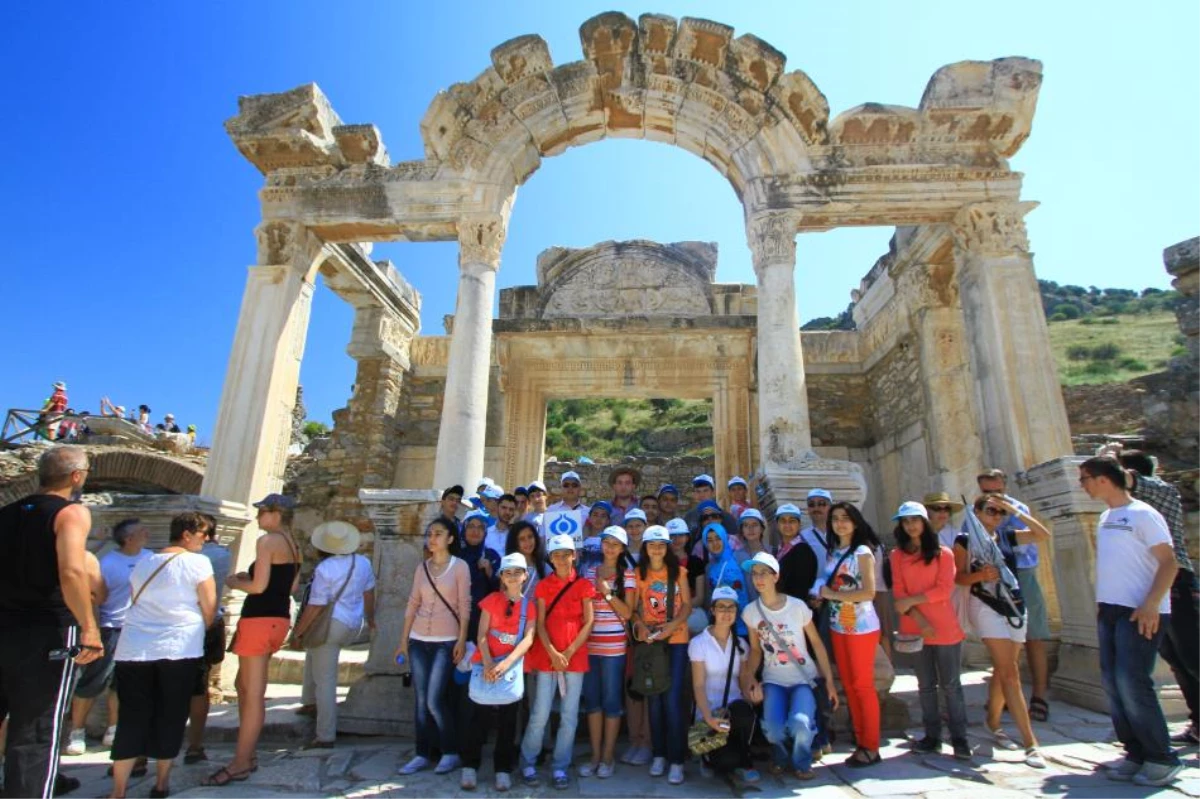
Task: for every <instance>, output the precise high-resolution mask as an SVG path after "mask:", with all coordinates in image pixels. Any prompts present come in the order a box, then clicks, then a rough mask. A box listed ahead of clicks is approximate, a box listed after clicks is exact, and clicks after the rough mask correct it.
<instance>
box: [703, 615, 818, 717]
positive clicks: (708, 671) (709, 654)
mask: <svg viewBox="0 0 1200 799" xmlns="http://www.w3.org/2000/svg"><path fill="white" fill-rule="evenodd" d="M735 638H737V636H735V635H733V634H732V633H730V635H729V640H727V641H726V642H725V648H724V649H722V648H721V644H720V643H718V641H717V639H716V638H713V636H712V633H711V632H709V630H708V628H707V627H706V628H705V629H704V632H702V633H700V634H699V635H697V636H696V637H695V638H693V639H692V640H691V641H689V642H688V660H690V661H691V662H693V663H703V664H704V695H705V696H706V697H707V698H708V709H709V710H713V711H716V710H720V709H721V708H723V707H726V706H727V705H728V702H727V703H725V704H722V703H721V699H722V698H723V697H724V695H725V675H726V673H728V671H729V647H731V646H733V642H734V639H735ZM738 640H739V641H740V642H741V647H742V649H741V651H740V652H735V653H734V655H733V676H732V677H731V678H730V680H729V702H733V701H735V700H737V699H741V698H742V689H741V688H740V687H739V686H738V672H740V671H741V668H742V660H743V653H748V652H749V650H748V649H747V648H746V642H745V640H743V639H740V638H739V639H738ZM793 668H794V667H793ZM697 718H699V716H697Z"/></svg>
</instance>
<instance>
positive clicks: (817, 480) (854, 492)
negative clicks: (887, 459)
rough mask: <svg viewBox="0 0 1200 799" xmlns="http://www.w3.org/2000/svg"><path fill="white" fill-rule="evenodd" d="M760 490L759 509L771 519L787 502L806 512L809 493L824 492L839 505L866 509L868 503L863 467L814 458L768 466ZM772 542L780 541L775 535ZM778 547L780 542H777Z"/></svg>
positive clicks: (769, 464) (846, 462) (765, 468)
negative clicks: (821, 490) (821, 489)
mask: <svg viewBox="0 0 1200 799" xmlns="http://www.w3.org/2000/svg"><path fill="white" fill-rule="evenodd" d="M762 476H763V480H762V481H761V482H760V483H759V488H758V507H759V509H760V510H761V511H762V512H763V514H764V515H766V517H767V518H768V519H770V518H773V516H774V514H775V508H776V507H778V506H779V505H782V504H784V503H785V502H790V503H792V504H794V505H798V506H799V507H800V508H801V509H803V508H804V503H805V499H806V498H807V497H808V492H809V491H811V490H812V489H814V488H824V489H826V490H827V491H829V492H830V493H832V494H833V496H834V498H835V499H837V500H838V501H839V502H840V501H843V500H845V501H846V502H852V503H854V505H855V506H856V507H859V508H861V507H863V506H864V504H865V503H866V501H867V477H866V474H865V473H864V472H863V469H862V467H861V466H859V465H858V464H857V463H852V462H850V461H839V460H830V459H825V458H818V457H816V456H815V455H813V456H812V457H810V458H807V459H803V460H799V461H797V462H796V463H792V464H774V463H769V462H768V463H767V464H766V465H765V466H764V467H763V473H762ZM771 529H772V530H774V525H771ZM772 538H773V539H774V538H777V536H776V535H775V533H774V532H772ZM774 543H776V544H778V543H779V542H778V541H774Z"/></svg>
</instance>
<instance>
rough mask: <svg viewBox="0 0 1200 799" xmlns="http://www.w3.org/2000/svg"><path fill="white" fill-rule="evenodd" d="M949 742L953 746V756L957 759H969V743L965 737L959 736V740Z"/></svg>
mask: <svg viewBox="0 0 1200 799" xmlns="http://www.w3.org/2000/svg"><path fill="white" fill-rule="evenodd" d="M950 743H951V744H952V745H953V746H954V757H955V758H957V759H958V760H970V759H971V744H970V743H968V742H967V739H966V738H960V739H959V740H957V741H951V742H950Z"/></svg>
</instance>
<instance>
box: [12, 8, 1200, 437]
mask: <svg viewBox="0 0 1200 799" xmlns="http://www.w3.org/2000/svg"><path fill="white" fill-rule="evenodd" d="M64 8H65V7H63V6H59V5H57V4H33V3H28V4H13V5H10V6H8V7H6V9H5V28H6V30H7V31H8V36H7V37H6V39H7V43H6V46H5V48H3V50H0V67H2V68H3V74H5V75H6V76H8V77H9V80H8V81H7V87H6V88H7V91H6V95H7V100H8V103H7V106H8V109H9V110H8V115H9V122H8V123H7V124H6V125H5V126H4V128H3V132H2V133H0V143H2V144H3V145H4V151H5V152H7V153H8V157H9V160H8V162H7V164H6V168H5V169H4V170H3V171H0V189H2V194H0V196H2V197H3V198H4V200H3V203H4V209H3V219H4V220H5V223H6V227H7V236H6V247H5V253H4V255H3V258H2V260H0V265H2V266H0V269H3V278H4V283H3V285H4V286H5V297H6V300H7V301H6V302H5V312H4V314H2V315H0V336H2V340H3V341H4V342H5V346H4V348H3V350H2V354H0V375H3V378H2V379H0V404H2V405H3V407H5V408H9V407H31V406H36V405H37V404H39V403H40V402H41V401H42V399H43V398H44V397H45V396H46V395H47V392H48V389H49V386H50V383H51V382H53V381H54V380H59V379H61V380H66V381H67V382H68V385H69V388H70V395H71V401H72V404H73V405H74V406H75V407H76V408H80V409H89V410H92V411H93V412H95V411H98V409H99V398H100V396H102V395H105V394H107V395H110V396H111V397H112V398H113V400H114V401H116V402H119V403H122V404H125V405H136V404H138V403H141V402H145V403H147V404H149V405H150V406H151V407H152V408H153V409H154V415H155V417H156V418H157V417H159V416H161V414H162V413H164V412H166V411H168V410H170V411H173V412H174V413H175V414H176V416H177V417H178V418H179V420H180V422H182V423H185V424H186V423H195V424H197V425H198V426H199V427H200V431H201V433H200V435H201V439H202V440H208V438H209V437H210V436H211V427H212V424H213V422H214V420H215V418H216V411H217V405H218V402H219V398H220V391H221V384H222V381H223V380H224V375H225V368H226V360H227V357H228V351H229V346H230V342H231V341H232V339H233V333H234V325H235V323H236V319H237V312H238V307H239V305H240V303H241V295H242V289H243V285H244V280H245V270H246V267H247V266H248V265H249V264H251V263H252V262H253V259H254V238H253V235H252V231H253V229H254V226H255V225H256V224H257V222H258V219H259V214H258V204H257V198H256V192H257V190H258V188H259V187H260V186H261V183H262V178H261V176H260V175H259V174H258V173H257V172H256V171H255V170H254V168H253V167H252V166H250V164H248V163H247V162H245V161H244V160H243V159H242V158H241V157H240V156H239V155H238V153H237V152H236V150H235V149H234V147H233V145H232V144H231V143H230V141H229V139H228V138H227V137H226V135H225V133H224V130H223V127H222V122H223V121H224V120H225V119H226V118H228V117H230V116H232V115H233V114H234V113H236V110H237V96H238V95H239V94H257V93H262V92H274V91H282V90H285V89H289V88H292V87H294V86H297V85H299V84H302V83H306V82H309V81H315V82H317V83H318V84H320V86H321V87H322V89H323V90H324V91H325V93H326V94H327V95H328V96H329V98H330V99H331V101H332V102H333V104H334V107H335V108H336V109H337V111H338V113H339V115H340V116H341V117H342V119H343V120H345V121H346V122H348V123H356V122H374V123H375V124H376V125H378V126H379V127H380V129H381V130H382V132H383V135H384V139H385V142H386V143H387V146H388V149H389V151H390V152H391V155H392V159H393V161H399V160H407V159H412V158H417V157H420V155H421V153H422V146H421V141H420V136H419V133H418V128H417V126H418V123H419V121H420V119H421V117H422V115H423V114H424V112H425V109H426V108H427V106H428V104H429V102H430V100H431V99H432V98H433V96H434V94H435V93H436V92H437V91H438V90H439V89H442V88H445V87H447V86H449V85H450V84H452V83H455V82H459V81H466V80H470V79H472V78H473V77H475V76H476V75H477V74H478V73H479V72H480V71H482V70H483V69H484V68H485V67H487V66H488V65H489V63H490V61H489V58H488V54H489V51H490V50H491V48H492V47H494V46H495V45H497V44H499V43H500V42H503V41H505V40H507V39H509V38H512V37H513V36H518V35H521V34H525V33H538V34H541V35H542V36H543V37H544V38H545V39H546V40H547V42H548V43H549V45H550V50H551V53H552V55H553V56H554V59H555V62H556V63H560V64H561V63H566V62H569V61H574V60H577V59H579V58H580V57H581V51H580V46H579V38H578V28H579V25H580V23H582V22H583V21H584V20H585V19H587V18H589V17H591V16H592V15H594V14H596V13H599V12H601V11H606V10H610V9H614V8H615V9H617V10H621V11H624V12H625V13H628V14H629V15H631V16H633V17H636V16H637V15H638V14H640V13H642V12H645V11H654V12H660V13H667V14H671V15H673V16H676V17H681V16H699V17H707V18H710V19H714V20H717V21H719V22H723V23H726V24H729V25H732V26H733V27H734V28H735V29H736V34H735V35H738V34H741V33H746V32H749V33H754V34H755V35H757V36H759V37H761V38H763V39H765V40H766V41H768V42H770V43H771V44H773V45H774V46H775V47H776V48H777V49H779V50H780V51H782V52H783V53H785V54H786V55H787V56H788V59H789V60H788V66H789V67H790V68H800V69H803V70H804V71H805V72H807V73H808V75H809V76H810V77H811V78H812V79H813V81H814V82H815V83H816V84H817V86H818V87H819V88H820V89H821V90H822V91H823V92H824V93H825V96H826V97H827V98H828V100H829V105H830V109H831V116H835V115H836V114H838V113H839V112H841V111H843V110H845V109H847V108H849V107H851V106H854V105H857V104H859V103H862V102H867V101H875V102H882V103H893V104H900V105H909V106H915V105H916V104H917V103H918V101H919V100H920V97H921V93H922V91H923V90H924V88H925V84H926V82H927V81H928V79H929V77H930V76H931V75H932V74H933V72H934V71H935V70H936V69H937V68H938V67H940V66H942V65H943V64H947V63H950V62H954V61H959V60H965V59H980V60H987V59H992V58H997V57H1001V56H1006V55H1023V56H1028V57H1032V58H1037V59H1040V60H1041V61H1042V62H1043V63H1044V65H1045V66H1044V70H1045V82H1044V84H1043V86H1042V90H1041V95H1040V100H1039V104H1038V110H1037V115H1036V117H1035V120H1034V126H1033V133H1032V136H1031V138H1030V139H1029V141H1028V142H1027V143H1026V144H1025V146H1024V148H1023V149H1022V150H1021V152H1020V153H1019V154H1018V155H1017V157H1016V158H1015V159H1014V160H1013V167H1014V168H1015V169H1017V170H1020V171H1022V172H1024V173H1025V174H1026V178H1025V192H1024V193H1025V198H1026V199H1032V200H1038V201H1040V202H1041V203H1042V205H1041V207H1040V208H1038V209H1037V210H1036V211H1034V212H1033V213H1032V214H1031V215H1030V216H1029V217H1028V218H1027V222H1028V226H1029V233H1030V239H1031V242H1032V246H1033V249H1034V251H1035V253H1036V255H1035V259H1036V260H1035V263H1036V266H1037V270H1038V274H1039V276H1040V277H1043V278H1047V279H1051V280H1056V281H1059V282H1060V283H1078V284H1082V285H1097V286H1102V287H1107V286H1114V287H1123V288H1143V287H1146V286H1159V287H1166V286H1167V285H1168V280H1167V275H1166V273H1165V272H1164V271H1163V269H1162V260H1161V252H1162V249H1163V247H1165V246H1167V245H1170V244H1172V243H1174V242H1176V241H1179V240H1181V239H1184V238H1188V237H1190V236H1194V235H1196V233H1197V230H1198V228H1200V181H1198V180H1197V177H1198V176H1200V148H1198V147H1197V143H1198V142H1200V102H1198V100H1200V69H1198V67H1200V64H1198V60H1200V56H1198V55H1197V53H1198V50H1197V48H1196V32H1197V31H1198V30H1200V4H1197V3H1195V2H1194V0H1184V1H1180V2H1154V3H1142V4H1139V5H1137V6H1136V7H1133V6H1130V5H1129V4H1127V3H1121V4H1118V3H1113V2H1096V3H1047V2H1044V1H1043V2H1022V1H1021V0H1010V1H1009V2H1007V3H1004V4H1002V5H997V4H985V3H964V2H961V0H958V1H957V2H940V1H939V2H921V3H919V4H918V3H885V2H882V1H880V2H857V3H828V2H820V3H817V2H797V1H796V0H792V2H749V3H739V4H731V3H703V2H693V3H681V2H666V1H665V0H660V1H659V2H656V3H655V4H654V5H653V6H643V7H639V6H629V5H625V4H617V3H610V2H605V3H594V2H573V3H545V4H540V3H520V2H509V3H490V2H478V3H474V2H470V3H454V2H441V3H428V4H424V3H422V4H409V3H403V4H402V3H399V2H397V3H359V2H339V3H336V4H334V3H328V2H315V1H310V0H303V1H300V0H298V1H297V2H286V3H285V2H256V3H235V2H213V3H190V4H182V3H161V4H148V3H123V4H79V5H72V6H70V7H69V8H70V10H69V12H67V11H64V10H63V9H64ZM890 234H891V231H890V230H887V229H882V228H867V229H851V230H839V231H832V232H829V233H822V234H815V235H805V236H802V237H800V239H799V256H798V266H797V299H798V304H799V311H800V316H801V319H802V320H807V319H810V318H812V317H814V316H824V315H831V314H834V313H837V312H838V311H840V310H842V309H843V308H844V307H845V306H846V304H847V303H848V302H849V291H850V289H851V288H853V287H855V286H857V285H858V281H859V279H860V278H861V277H862V275H863V274H865V273H866V271H867V270H868V269H869V268H870V266H871V265H872V263H873V262H874V260H875V259H876V258H877V257H878V256H879V255H880V254H882V252H884V251H885V249H886V246H887V240H888V237H889V236H890ZM623 238H650V239H657V240H660V241H678V240H685V239H700V240H707V241H716V242H718V244H719V245H720V262H719V267H718V273H717V276H718V279H719V280H721V281H724V282H748V283H752V282H753V281H754V277H753V271H752V270H751V267H750V256H749V251H748V249H747V248H746V244H745V234H744V230H743V226H742V220H741V210H740V207H739V205H738V203H737V200H736V198H735V196H734V194H733V191H732V189H731V188H730V187H729V185H728V184H727V183H726V182H725V180H724V179H723V178H722V177H721V176H720V175H719V174H717V172H716V171H715V170H713V169H712V168H711V167H709V166H708V165H707V164H705V163H704V162H703V161H702V160H700V159H699V158H697V157H695V156H693V155H691V154H690V153H687V152H684V151H682V150H678V149H674V148H671V147H668V146H665V145H659V144H653V143H648V142H637V141H606V142H600V143H597V144H593V145H589V146H587V147H583V148H577V149H572V150H569V151H568V152H567V153H565V154H564V155H562V156H559V157H556V158H553V159H548V160H547V161H545V162H544V163H543V165H542V167H541V169H540V170H539V171H538V172H537V173H535V174H534V175H533V177H532V178H531V179H530V180H529V182H528V183H526V185H525V186H523V187H522V188H521V190H520V192H519V193H518V197H517V203H516V205H515V208H514V211H513V215H512V220H511V225H510V230H509V236H508V241H507V244H506V246H505V250H504V254H503V265H502V267H501V271H500V275H499V285H500V286H501V287H505V286H514V285H522V284H527V283H532V282H534V262H535V259H536V256H537V253H538V252H540V251H541V250H542V249H544V248H546V247H549V246H552V245H566V246H586V245H589V244H593V243H595V242H598V241H603V240H606V239H623ZM375 253H376V257H388V258H391V259H392V260H393V261H394V262H395V264H396V266H397V268H399V269H400V271H401V272H402V273H403V274H404V275H405V276H406V277H407V278H408V280H409V281H410V282H411V283H412V284H413V285H414V286H415V287H416V288H417V289H418V290H419V291H420V292H421V294H422V295H423V297H424V307H423V311H422V326H423V332H425V333H429V334H440V333H441V332H442V321H441V320H442V317H443V315H444V314H447V313H451V312H452V311H453V308H454V289H455V281H456V262H457V261H456V258H457V256H456V246H455V245H454V244H450V243H445V244H391V245H380V246H377V248H376V251H375ZM350 324H351V314H350V312H349V310H348V308H347V307H346V306H345V305H344V304H343V303H342V302H341V301H340V300H338V299H337V298H336V297H334V296H333V295H332V293H331V292H329V291H328V290H326V289H323V288H321V289H319V290H318V292H317V296H316V299H315V302H314V308H313V317H312V326H311V328H310V330H309V336H308V347H307V351H306V355H305V362H304V367H303V370H302V374H301V380H302V383H303V385H304V388H305V395H306V401H307V405H308V408H309V415H310V417H311V418H316V419H321V420H325V421H328V420H329V414H330V412H331V411H332V410H333V409H335V408H338V407H341V406H342V405H343V404H344V403H345V401H346V399H347V396H348V391H349V387H350V384H351V383H352V382H353V380H354V364H353V362H352V361H351V360H350V358H349V357H348V356H347V355H346V354H345V348H346V344H347V343H348V339H349V331H350Z"/></svg>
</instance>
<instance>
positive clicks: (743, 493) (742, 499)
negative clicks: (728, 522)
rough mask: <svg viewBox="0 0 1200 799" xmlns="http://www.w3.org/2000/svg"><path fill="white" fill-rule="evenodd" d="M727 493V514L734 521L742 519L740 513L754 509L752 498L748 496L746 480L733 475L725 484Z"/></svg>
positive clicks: (748, 486)
mask: <svg viewBox="0 0 1200 799" xmlns="http://www.w3.org/2000/svg"><path fill="white" fill-rule="evenodd" d="M725 490H726V491H728V492H729V513H730V515H731V516H733V518H735V519H741V518H742V511H744V510H746V509H747V508H753V507H754V497H752V496H751V495H750V484H749V483H747V482H746V478H744V477H740V476H738V475H734V476H733V477H731V478H729V482H728V483H726V484H725Z"/></svg>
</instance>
